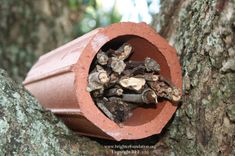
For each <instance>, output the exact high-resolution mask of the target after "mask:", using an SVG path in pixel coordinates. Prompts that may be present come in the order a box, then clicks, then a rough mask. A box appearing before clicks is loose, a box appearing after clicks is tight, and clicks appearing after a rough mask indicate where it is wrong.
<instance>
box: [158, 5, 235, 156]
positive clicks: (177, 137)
mask: <svg viewBox="0 0 235 156" xmlns="http://www.w3.org/2000/svg"><path fill="white" fill-rule="evenodd" d="M161 4H162V6H161V7H162V10H161V12H160V16H159V15H158V17H161V18H160V19H159V18H157V19H158V22H160V23H158V24H159V25H157V27H158V28H160V30H159V32H160V33H161V34H162V35H163V36H164V37H166V38H167V39H168V40H169V42H170V44H172V45H173V46H174V47H175V48H176V49H177V52H178V55H179V58H180V62H181V66H182V71H183V76H184V94H185V95H184V98H183V102H182V105H181V107H180V108H179V109H178V111H177V113H176V115H175V117H174V119H173V122H172V123H170V124H169V127H167V129H166V132H165V133H164V134H163V136H162V138H161V139H160V141H159V142H158V143H156V145H155V150H154V151H153V154H155V155H180V156H181V155H235V120H234V119H235V103H234V102H235V73H234V72H235V44H234V43H235V1H234V0H163V1H162V3H161ZM155 23H157V22H155Z"/></svg>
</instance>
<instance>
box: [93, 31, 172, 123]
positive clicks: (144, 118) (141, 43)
mask: <svg viewBox="0 0 235 156" xmlns="http://www.w3.org/2000/svg"><path fill="white" fill-rule="evenodd" d="M123 43H129V44H131V45H132V47H133V50H134V52H133V55H132V56H131V57H130V60H136V61H141V60H144V59H145V58H146V57H151V58H153V59H155V60H156V61H157V62H158V63H159V64H160V68H161V70H160V74H161V75H162V76H164V77H165V78H166V79H168V80H171V76H170V68H169V66H168V65H167V61H166V59H165V57H164V56H163V55H162V53H161V52H160V51H159V50H158V48H157V47H156V46H154V45H153V44H152V43H150V42H149V41H148V40H146V39H144V38H141V37H138V36H134V35H124V36H119V37H117V38H114V39H112V40H110V41H109V42H107V43H106V44H104V45H103V46H102V48H101V49H102V50H103V51H107V50H108V49H114V50H115V49H118V48H119V47H120V46H121V45H122V44H123ZM93 62H94V61H93ZM93 67H94V64H91V67H90V69H93ZM166 102H167V101H166V100H163V101H159V103H158V104H156V105H154V106H151V107H146V108H143V107H138V108H136V109H135V110H133V111H132V113H133V115H132V116H131V117H130V118H129V119H128V120H126V121H125V122H123V124H124V125H126V126H137V125H142V124H144V123H147V122H150V121H151V120H153V119H154V118H155V117H156V116H158V114H159V112H161V110H162V109H163V108H164V105H165V104H166Z"/></svg>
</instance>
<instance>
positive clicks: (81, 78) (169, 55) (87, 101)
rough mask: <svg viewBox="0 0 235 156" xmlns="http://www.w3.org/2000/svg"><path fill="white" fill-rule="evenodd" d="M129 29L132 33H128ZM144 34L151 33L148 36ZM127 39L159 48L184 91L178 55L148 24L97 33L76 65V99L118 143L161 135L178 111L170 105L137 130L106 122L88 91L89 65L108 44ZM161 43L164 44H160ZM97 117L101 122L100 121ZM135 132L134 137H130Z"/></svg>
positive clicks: (120, 25) (124, 25) (114, 26)
mask: <svg viewBox="0 0 235 156" xmlns="http://www.w3.org/2000/svg"><path fill="white" fill-rule="evenodd" d="M128 27H129V29H127V28H128ZM130 29H131V33H130V32H128V30H130ZM143 30H148V31H147V32H146V31H143ZM126 35H134V36H138V37H141V38H143V39H146V40H148V41H149V42H150V43H151V44H153V45H154V46H155V47H156V48H158V49H159V51H160V52H161V53H162V55H163V56H164V57H165V59H166V61H167V63H168V66H169V68H174V70H170V75H171V78H172V82H173V83H174V84H175V85H176V86H177V87H179V88H181V89H182V76H181V68H180V65H179V61H178V58H177V55H176V51H175V50H174V48H172V47H171V46H170V45H169V44H168V43H167V42H166V41H165V39H163V38H162V37H161V36H160V35H158V34H156V32H155V31H154V30H153V29H152V28H150V27H149V26H148V25H147V24H145V23H139V24H136V23H132V22H123V23H118V24H112V25H110V26H108V27H106V28H105V29H104V28H100V29H99V31H98V33H97V34H96V35H94V37H93V38H92V39H91V41H90V42H89V44H88V45H87V46H86V47H85V49H84V51H85V52H84V53H82V54H81V56H80V57H79V60H78V61H77V63H76V64H75V65H74V69H73V70H74V71H75V74H76V78H75V86H76V88H77V90H76V96H77V99H78V102H79V106H80V110H81V112H82V114H83V115H84V116H85V117H86V118H87V119H88V120H90V121H91V122H92V123H93V124H95V125H96V126H97V127H99V128H100V129H101V130H102V131H104V132H105V133H107V134H108V135H110V136H111V137H113V138H114V139H115V140H122V139H140V138H145V137H148V136H151V135H153V134H158V133H160V132H161V130H162V129H163V128H164V126H165V125H166V124H167V122H168V121H169V120H170V118H171V117H172V115H173V114H174V112H175V111H176V109H177V106H175V105H172V104H171V103H170V102H168V101H167V102H166V103H165V106H164V108H163V109H162V111H161V112H160V114H158V116H156V117H155V118H154V119H153V120H151V121H150V122H148V123H145V124H142V125H137V126H128V125H123V126H122V127H120V126H119V125H117V124H116V123H115V122H113V121H111V120H110V119H109V118H107V117H106V116H105V115H104V114H103V113H102V112H101V111H100V110H99V108H98V107H97V106H96V105H95V103H94V102H93V100H92V98H91V96H90V94H89V93H88V92H87V91H86V87H87V77H88V73H89V68H90V64H91V63H92V61H93V58H94V57H95V55H96V53H97V52H98V50H99V49H100V48H101V47H102V46H103V45H104V44H105V43H107V42H108V41H110V40H112V39H114V38H117V37H119V36H126ZM159 40H160V41H161V42H159ZM159 43H160V44H159ZM97 49H98V50H97ZM86 51H87V52H86ZM87 64H89V65H87ZM169 114H170V115H169ZM98 116H99V118H97V117H98ZM153 123H156V124H160V125H161V126H160V125H158V126H155V124H153ZM78 126H79V125H78ZM132 132H133V135H132V134H131V133H132Z"/></svg>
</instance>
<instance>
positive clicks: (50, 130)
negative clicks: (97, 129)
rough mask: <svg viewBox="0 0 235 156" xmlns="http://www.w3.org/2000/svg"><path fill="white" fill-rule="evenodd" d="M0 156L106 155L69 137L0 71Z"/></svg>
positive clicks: (86, 142) (93, 145) (96, 146)
mask: <svg viewBox="0 0 235 156" xmlns="http://www.w3.org/2000/svg"><path fill="white" fill-rule="evenodd" d="M0 138H1V139H0V155H56V156H57V155H61V156H64V155H69V156H70V155H110V153H109V151H108V150H106V149H104V147H102V146H101V145H99V144H98V143H96V142H94V141H91V140H89V139H87V138H85V137H82V136H78V135H76V134H73V133H72V132H71V131H69V130H68V129H67V127H65V126H64V124H63V123H62V122H61V121H59V120H58V119H57V118H56V117H55V116H54V115H53V114H52V113H51V112H49V111H45V110H44V109H43V108H42V107H41V106H40V104H39V103H38V102H37V101H36V100H35V98H34V97H32V96H31V95H30V94H29V93H28V92H27V91H25V90H24V89H23V87H22V86H18V85H16V84H15V83H14V82H13V81H12V80H11V79H10V78H9V77H8V76H7V74H6V72H4V71H3V70H2V69H0Z"/></svg>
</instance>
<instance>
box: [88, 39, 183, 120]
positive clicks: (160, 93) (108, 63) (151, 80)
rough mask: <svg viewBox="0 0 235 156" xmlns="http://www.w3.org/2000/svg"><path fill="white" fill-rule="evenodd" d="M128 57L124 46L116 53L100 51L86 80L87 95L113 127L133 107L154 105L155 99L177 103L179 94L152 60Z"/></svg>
mask: <svg viewBox="0 0 235 156" xmlns="http://www.w3.org/2000/svg"><path fill="white" fill-rule="evenodd" d="M132 53H133V48H132V46H131V45H130V44H127V43H124V44H123V45H122V46H121V47H120V48H118V49H117V50H112V49H109V50H108V51H106V52H103V51H102V50H100V51H99V52H98V54H97V55H96V59H95V60H94V63H93V64H95V67H94V69H92V70H91V72H90V73H89V77H88V87H87V91H89V92H90V93H91V95H92V98H93V100H94V101H95V103H96V105H97V106H98V107H99V108H100V109H101V110H102V111H103V113H104V114H105V115H106V116H107V117H109V118H110V119H111V120H113V121H115V122H117V123H120V122H123V121H125V120H126V119H128V118H129V117H130V116H131V115H132V113H131V112H132V110H133V109H135V108H137V107H144V106H146V105H155V104H157V103H158V100H159V98H164V99H167V100H170V101H174V102H178V101H179V100H180V99H181V94H180V90H179V89H178V88H176V87H175V86H174V85H173V84H172V83H171V82H170V81H168V80H166V79H165V78H164V77H163V76H161V75H160V74H159V72H160V65H159V64H158V63H157V62H156V61H155V60H154V59H152V58H150V57H146V58H145V59H144V60H143V61H132V60H129V57H130V55H131V54H132Z"/></svg>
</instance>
